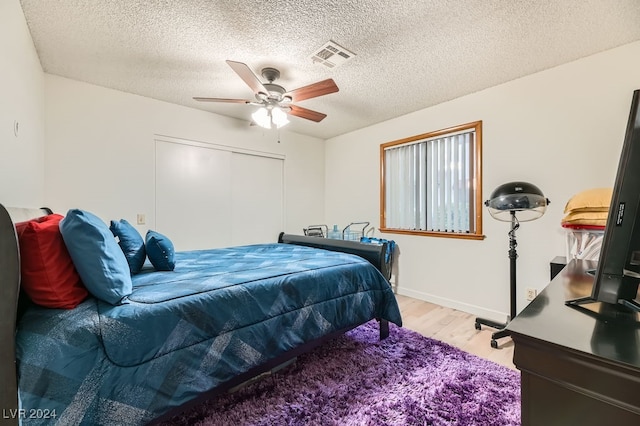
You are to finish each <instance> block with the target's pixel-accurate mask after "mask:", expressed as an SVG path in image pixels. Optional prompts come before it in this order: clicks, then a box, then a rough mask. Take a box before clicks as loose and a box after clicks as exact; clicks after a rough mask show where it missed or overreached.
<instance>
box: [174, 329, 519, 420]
mask: <svg viewBox="0 0 640 426" xmlns="http://www.w3.org/2000/svg"><path fill="white" fill-rule="evenodd" d="M389 326H390V335H389V337H388V338H387V339H385V340H382V341H380V340H379V339H378V335H379V334H378V333H379V332H378V325H377V323H376V322H375V321H371V322H369V323H367V324H365V325H362V326H360V327H358V328H356V329H354V330H351V331H350V332H348V333H346V334H345V335H344V336H341V337H339V338H337V339H336V340H333V341H331V342H328V343H326V344H325V345H323V346H321V347H318V348H316V349H315V350H313V351H312V352H310V353H308V354H305V355H302V356H300V357H298V360H297V361H296V363H295V364H293V365H291V366H289V367H286V368H285V369H283V370H281V371H279V372H277V373H275V374H273V375H272V376H270V377H268V378H266V379H264V380H262V381H259V382H256V383H254V384H251V385H249V386H247V387H245V388H243V389H241V390H239V391H237V392H235V393H233V394H226V395H223V396H221V397H219V398H218V399H214V400H211V401H207V402H205V403H203V404H201V405H199V406H196V407H195V408H193V409H191V410H189V411H187V412H186V413H184V414H182V415H179V416H176V417H174V418H173V419H172V420H171V421H170V422H168V423H167V424H171V425H200V426H205V425H206V426H209V425H216V426H218V425H233V426H240V425H433V426H439V425H460V426H463V425H474V426H476V425H478V426H480V425H482V426H485V425H486V426H489V425H520V376H519V373H518V372H516V371H514V370H510V369H508V368H506V367H503V366H501V365H498V364H496V363H493V362H491V361H488V360H485V359H482V358H479V357H477V356H475V355H471V354H469V353H466V352H463V351H461V350H459V349H456V348H454V347H452V346H450V345H448V344H446V343H442V342H439V341H437V340H433V339H429V338H427V337H424V336H422V335H420V334H418V333H416V332H413V331H410V330H407V329H404V328H400V327H396V326H395V325H393V324H389Z"/></svg>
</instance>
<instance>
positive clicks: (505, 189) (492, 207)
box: [484, 182, 549, 222]
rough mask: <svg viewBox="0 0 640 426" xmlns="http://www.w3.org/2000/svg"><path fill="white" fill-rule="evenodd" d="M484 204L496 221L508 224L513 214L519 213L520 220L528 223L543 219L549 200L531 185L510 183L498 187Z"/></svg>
mask: <svg viewBox="0 0 640 426" xmlns="http://www.w3.org/2000/svg"><path fill="white" fill-rule="evenodd" d="M484 204H485V205H486V206H487V207H488V208H489V213H490V214H491V216H492V217H493V218H494V219H497V220H502V221H505V222H508V221H510V220H511V216H512V212H518V213H519V214H518V220H519V221H520V222H527V221H530V220H535V219H538V218H539V217H541V216H542V215H543V214H544V213H545V212H546V211H547V205H548V204H549V200H548V199H547V198H545V196H544V194H543V193H542V191H540V188H538V187H537V186H535V185H533V184H531V183H527V182H509V183H505V184H503V185H500V186H499V187H497V188H496V189H495V190H494V191H493V192H492V193H491V198H490V199H489V200H487V201H485V203H484Z"/></svg>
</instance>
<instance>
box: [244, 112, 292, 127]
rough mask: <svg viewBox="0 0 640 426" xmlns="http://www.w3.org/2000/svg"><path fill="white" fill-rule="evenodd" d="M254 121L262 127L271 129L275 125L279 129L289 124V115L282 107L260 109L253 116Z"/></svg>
mask: <svg viewBox="0 0 640 426" xmlns="http://www.w3.org/2000/svg"><path fill="white" fill-rule="evenodd" d="M251 118H252V119H253V121H254V122H255V123H256V124H257V125H258V126H260V127H264V128H265V129H271V128H272V127H273V126H274V125H275V126H276V127H277V128H278V129H279V128H280V127H282V126H285V125H287V124H289V119H288V118H287V113H286V112H284V110H283V109H282V108H280V107H277V106H274V107H271V108H269V107H265V106H263V107H260V108H258V109H257V110H256V111H255V112H254V113H253V114H251Z"/></svg>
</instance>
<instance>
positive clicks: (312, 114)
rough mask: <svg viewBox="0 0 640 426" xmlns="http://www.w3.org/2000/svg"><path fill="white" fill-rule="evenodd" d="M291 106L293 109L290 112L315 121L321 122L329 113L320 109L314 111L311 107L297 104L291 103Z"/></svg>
mask: <svg viewBox="0 0 640 426" xmlns="http://www.w3.org/2000/svg"><path fill="white" fill-rule="evenodd" d="M289 108H291V110H290V111H289V114H291V115H295V116H296V117H300V118H304V119H307V120H311V121H315V122H316V123H319V122H321V121H322V120H324V118H325V117H326V116H327V114H323V113H321V112H318V111H312V110H310V109H307V108H302V107H300V106H297V105H289Z"/></svg>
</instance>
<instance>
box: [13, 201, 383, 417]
mask: <svg viewBox="0 0 640 426" xmlns="http://www.w3.org/2000/svg"><path fill="white" fill-rule="evenodd" d="M51 213H52V212H51V210H50V209H48V208H45V207H43V208H39V209H29V208H5V207H4V206H3V205H2V204H0V315H1V316H0V342H2V344H1V345H0V384H1V386H0V409H2V413H3V414H2V416H1V417H0V419H1V420H0V423H2V424H11V425H17V424H19V419H18V417H19V415H18V411H17V410H18V385H17V371H16V348H15V333H16V324H17V321H18V320H19V318H20V316H21V313H22V312H23V310H24V308H25V304H28V303H30V302H28V301H27V299H26V297H20V250H19V247H18V239H17V235H16V230H15V225H14V224H15V223H18V222H22V221H26V220H30V219H35V218H38V217H42V216H45V215H47V214H51ZM278 242H279V243H283V244H296V245H304V246H308V247H316V248H324V249H328V250H333V251H341V252H345V253H351V254H356V255H359V256H361V257H363V258H364V259H366V260H368V261H369V262H370V263H372V264H373V265H374V266H375V267H376V268H377V269H378V270H380V272H382V274H383V275H384V276H385V277H387V279H388V277H389V275H388V274H389V273H390V270H389V269H388V265H387V263H386V262H385V253H386V250H387V246H386V244H382V245H376V244H362V243H359V242H354V241H341V240H330V239H326V238H318V237H306V236H300V235H289V234H284V233H281V234H280V236H279V237H278ZM378 321H379V323H380V339H384V338H386V337H387V336H388V335H389V322H388V321H387V320H384V319H383V320H380V319H379V320H378ZM358 325H359V324H358ZM358 325H354V326H352V327H349V328H346V329H343V330H338V331H335V332H333V333H331V334H328V335H326V336H323V337H321V338H319V339H316V340H314V341H311V342H308V343H306V344H303V345H301V346H299V347H297V348H295V349H292V350H290V351H288V352H286V353H284V354H282V355H280V356H278V357H276V358H274V359H272V360H270V361H268V362H266V363H265V364H263V365H260V366H258V367H256V368H253V369H251V370H250V371H248V372H246V373H244V374H241V375H239V376H237V377H235V378H233V379H232V380H230V381H228V382H226V383H224V384H223V385H221V386H218V387H217V388H215V389H213V390H211V391H209V392H207V393H204V394H202V395H200V396H199V397H198V398H196V399H194V400H193V401H190V402H189V403H187V404H185V405H183V406H181V407H178V408H177V409H173V410H171V411H169V412H168V413H166V414H165V415H163V416H161V417H159V418H157V419H155V420H154V422H153V423H159V422H162V421H166V420H168V419H170V418H171V417H172V416H174V415H176V414H178V413H179V412H182V411H184V410H186V409H188V408H190V407H192V406H195V405H196V404H198V403H200V402H202V401H204V400H206V399H209V398H211V397H214V396H215V395H219V394H221V393H223V392H228V391H230V390H233V389H235V388H238V387H239V386H242V385H244V384H245V383H249V382H252V381H254V380H255V379H256V378H260V377H263V376H266V375H269V374H271V373H273V372H275V371H277V370H279V369H280V368H282V367H283V366H285V365H288V364H289V363H291V362H292V360H294V359H295V358H296V357H297V356H299V355H301V354H303V353H306V352H309V351H310V350H311V349H313V348H315V347H317V346H319V345H321V344H323V343H325V342H327V341H329V340H331V339H334V338H336V337H338V336H340V335H342V334H344V333H345V332H347V331H349V330H350V329H353V328H355V327H357V326H358Z"/></svg>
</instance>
